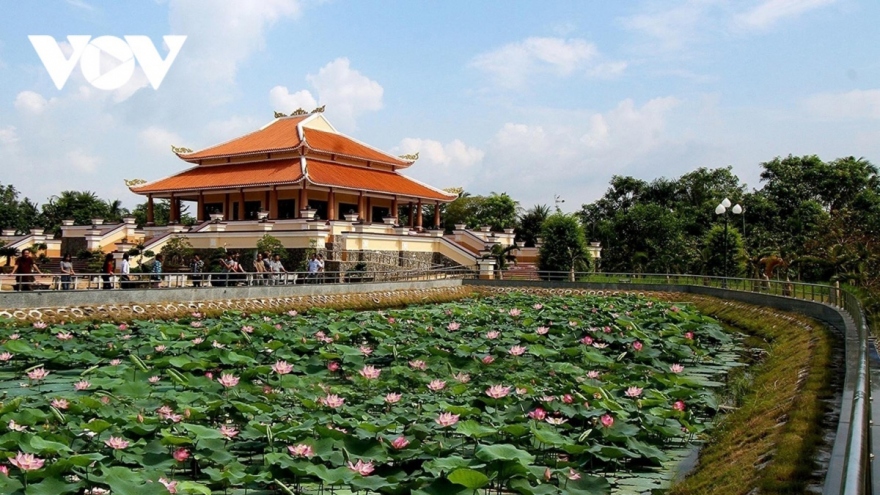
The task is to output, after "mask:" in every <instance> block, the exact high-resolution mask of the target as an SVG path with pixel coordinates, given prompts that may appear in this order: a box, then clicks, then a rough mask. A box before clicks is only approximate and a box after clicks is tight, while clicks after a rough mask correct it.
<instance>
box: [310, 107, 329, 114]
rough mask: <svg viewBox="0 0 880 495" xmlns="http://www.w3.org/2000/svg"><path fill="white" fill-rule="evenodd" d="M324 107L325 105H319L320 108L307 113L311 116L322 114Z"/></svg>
mask: <svg viewBox="0 0 880 495" xmlns="http://www.w3.org/2000/svg"><path fill="white" fill-rule="evenodd" d="M326 106H327V105H321V106H320V107H318V108H316V109H314V110H312V111H311V112H309V113H310V114H312V113H324V107H326Z"/></svg>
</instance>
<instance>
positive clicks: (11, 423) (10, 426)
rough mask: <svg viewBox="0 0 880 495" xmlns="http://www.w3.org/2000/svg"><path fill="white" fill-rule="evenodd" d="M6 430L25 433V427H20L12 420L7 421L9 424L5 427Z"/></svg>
mask: <svg viewBox="0 0 880 495" xmlns="http://www.w3.org/2000/svg"><path fill="white" fill-rule="evenodd" d="M6 428H7V429H9V430H11V431H25V430H27V426H24V425H20V424H18V423H16V422H15V420H14V419H10V420H9V424H8V425H6Z"/></svg>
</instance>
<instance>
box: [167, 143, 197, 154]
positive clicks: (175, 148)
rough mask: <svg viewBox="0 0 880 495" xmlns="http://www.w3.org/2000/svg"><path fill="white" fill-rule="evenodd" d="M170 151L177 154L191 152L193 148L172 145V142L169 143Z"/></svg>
mask: <svg viewBox="0 0 880 495" xmlns="http://www.w3.org/2000/svg"><path fill="white" fill-rule="evenodd" d="M171 151H172V152H173V153H174V154H177V155H181V154H186V153H192V152H193V150H191V149H189V148H184V147H183V146H181V147H180V148H178V147H177V146H174V145H173V144H172V145H171Z"/></svg>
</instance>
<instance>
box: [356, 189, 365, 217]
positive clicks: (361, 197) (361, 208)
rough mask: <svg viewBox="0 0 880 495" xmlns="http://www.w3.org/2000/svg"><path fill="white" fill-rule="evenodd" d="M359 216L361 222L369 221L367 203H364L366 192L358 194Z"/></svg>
mask: <svg viewBox="0 0 880 495" xmlns="http://www.w3.org/2000/svg"><path fill="white" fill-rule="evenodd" d="M358 216H359V217H360V219H361V220H363V221H365V222H366V221H367V202H366V201H364V192H363V191H361V192H360V193H358Z"/></svg>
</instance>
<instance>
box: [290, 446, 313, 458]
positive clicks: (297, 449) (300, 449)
mask: <svg viewBox="0 0 880 495" xmlns="http://www.w3.org/2000/svg"><path fill="white" fill-rule="evenodd" d="M287 451H288V452H290V455H292V456H293V457H312V456H313V455H315V450H314V449H313V448H312V446H311V445H306V444H304V443H298V444H296V445H288V446H287Z"/></svg>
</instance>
